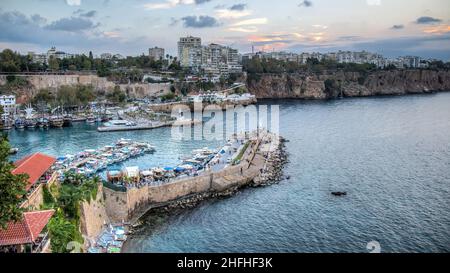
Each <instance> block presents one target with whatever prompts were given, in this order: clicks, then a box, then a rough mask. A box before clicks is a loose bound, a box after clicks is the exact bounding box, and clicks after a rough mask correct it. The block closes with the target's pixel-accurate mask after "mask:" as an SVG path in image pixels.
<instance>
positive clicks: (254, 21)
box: [232, 18, 269, 27]
mask: <svg viewBox="0 0 450 273" xmlns="http://www.w3.org/2000/svg"><path fill="white" fill-rule="evenodd" d="M268 22H269V20H267V18H254V19H248V20H243V21H240V22H237V23H235V24H233V25H232V26H233V27H240V26H250V25H266V24H267V23H268Z"/></svg>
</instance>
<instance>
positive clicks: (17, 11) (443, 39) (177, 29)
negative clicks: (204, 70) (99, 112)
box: [0, 0, 450, 61]
mask: <svg viewBox="0 0 450 273" xmlns="http://www.w3.org/2000/svg"><path fill="white" fill-rule="evenodd" d="M187 35H192V36H197V37H201V38H202V43H203V44H208V43H219V44H222V45H227V46H232V47H234V48H237V49H239V51H240V52H241V53H247V52H251V51H252V46H254V47H255V50H258V51H260V50H261V51H266V52H268V51H281V50H283V51H290V52H296V53H300V52H333V51H337V50H367V51H371V52H377V53H381V54H383V55H385V56H387V57H396V56H403V55H417V56H421V57H424V58H437V59H442V60H445V61H450V1H448V0H339V1H336V0H305V1H302V0H278V1H273V0H0V50H2V49H5V48H10V49H13V50H15V51H19V52H22V53H27V52H29V51H34V52H46V51H47V50H48V49H49V48H50V47H51V46H56V47H57V49H58V50H62V51H65V52H68V53H87V52H89V51H92V52H93V53H94V54H95V55H100V54H101V53H106V52H108V53H114V54H115V53H120V54H122V55H127V56H128V55H139V54H142V53H145V54H148V48H150V47H155V46H158V47H163V48H165V49H166V51H167V53H169V54H172V55H174V56H176V52H177V51H176V48H177V41H178V40H179V37H182V36H187Z"/></svg>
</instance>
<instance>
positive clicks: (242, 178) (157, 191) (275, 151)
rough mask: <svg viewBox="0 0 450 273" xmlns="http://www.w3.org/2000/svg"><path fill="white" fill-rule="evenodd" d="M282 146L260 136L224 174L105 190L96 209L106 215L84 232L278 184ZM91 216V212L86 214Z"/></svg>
mask: <svg viewBox="0 0 450 273" xmlns="http://www.w3.org/2000/svg"><path fill="white" fill-rule="evenodd" d="M283 143H284V141H283V139H282V138H280V137H279V136H278V135H275V134H271V133H260V135H259V136H258V137H257V138H254V139H251V140H250V144H249V146H248V148H247V150H246V151H245V153H244V154H243V157H242V160H241V163H239V164H238V165H235V166H229V167H227V168H225V169H223V170H221V171H218V172H212V171H207V172H205V173H203V174H201V175H199V176H197V177H190V178H186V179H181V180H178V181H174V182H172V183H168V184H164V185H160V186H150V185H147V186H143V187H142V188H131V189H127V190H126V191H116V190H113V189H110V188H106V187H103V188H102V189H101V190H102V195H101V198H100V199H99V200H97V202H98V204H100V205H99V206H101V208H100V207H96V210H98V211H103V209H104V211H105V214H106V215H104V216H102V217H98V218H96V217H87V218H86V219H83V225H84V228H83V230H89V231H90V232H89V237H91V238H92V237H95V236H96V235H97V234H95V233H96V232H97V231H99V228H98V227H99V226H102V225H104V224H109V223H113V224H114V223H131V224H134V223H137V222H138V220H139V218H141V217H142V216H143V215H145V214H146V213H147V212H149V211H150V212H151V211H154V210H160V209H164V210H165V209H167V210H170V209H174V208H191V207H195V206H196V205H197V204H198V203H199V202H201V201H203V200H205V199H210V198H221V197H226V196H230V195H233V194H234V193H236V192H237V191H238V190H239V189H241V188H244V187H248V186H264V185H270V184H273V183H277V182H278V181H279V180H280V179H281V178H282V169H283V164H285V163H286V153H285V151H284V145H283ZM86 210H89V206H86ZM91 214H92V213H90V212H89V211H86V212H84V213H83V215H88V216H89V215H91Z"/></svg>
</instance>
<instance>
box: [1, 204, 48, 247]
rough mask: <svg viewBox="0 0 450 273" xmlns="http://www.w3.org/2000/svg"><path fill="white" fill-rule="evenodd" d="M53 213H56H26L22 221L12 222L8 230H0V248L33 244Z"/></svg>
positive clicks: (46, 211)
mask: <svg viewBox="0 0 450 273" xmlns="http://www.w3.org/2000/svg"><path fill="white" fill-rule="evenodd" d="M53 213H55V211H54V210H45V211H33V212H25V213H24V214H23V219H22V221H20V222H17V223H14V222H10V223H8V226H7V228H6V229H1V228H0V246H10V245H22V244H30V243H33V242H34V241H36V239H37V238H38V236H39V234H40V233H41V231H42V230H43V229H44V227H45V226H46V225H47V223H48V221H49V220H50V218H51V217H52V216H53Z"/></svg>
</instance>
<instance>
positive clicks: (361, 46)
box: [289, 33, 450, 60]
mask: <svg viewBox="0 0 450 273" xmlns="http://www.w3.org/2000/svg"><path fill="white" fill-rule="evenodd" d="M341 42H342V41H341ZM344 42H345V41H344ZM449 48H450V33H447V34H442V35H433V36H409V37H400V38H389V39H363V38H361V39H360V40H359V41H348V42H346V43H339V41H334V42H328V43H320V44H313V43H296V44H293V45H291V46H290V47H289V49H290V50H291V51H296V52H303V51H320V52H334V51H338V50H354V51H361V50H367V51H369V52H376V53H380V54H383V55H384V56H386V57H391V58H394V57H398V56H405V55H415V56H421V57H424V58H437V59H445V60H447V59H449V58H450V49H449Z"/></svg>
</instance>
